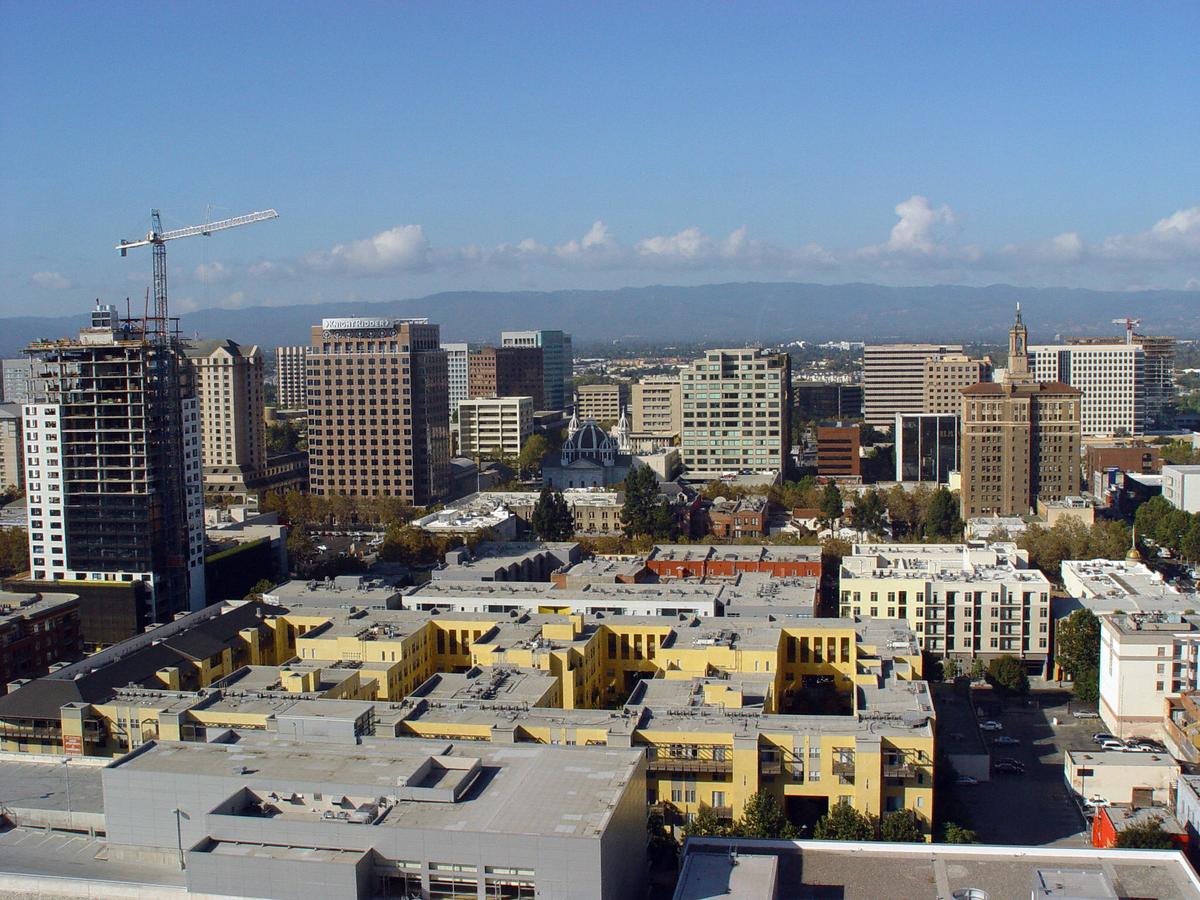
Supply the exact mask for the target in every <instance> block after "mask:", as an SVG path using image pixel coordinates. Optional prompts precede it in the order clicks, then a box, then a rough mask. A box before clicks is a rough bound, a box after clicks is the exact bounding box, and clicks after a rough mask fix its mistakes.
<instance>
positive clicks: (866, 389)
mask: <svg viewBox="0 0 1200 900" xmlns="http://www.w3.org/2000/svg"><path fill="white" fill-rule="evenodd" d="M962 349H963V348H962V345H961V344H868V345H867V346H866V347H864V348H863V415H864V418H865V419H866V422H867V424H868V425H871V426H873V427H875V428H891V427H892V425H893V424H895V421H896V414H897V413H919V412H927V410H926V409H925V362H926V360H928V359H930V358H931V357H938V356H946V355H947V354H956V355H960V354H962Z"/></svg>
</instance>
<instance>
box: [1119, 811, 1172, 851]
mask: <svg viewBox="0 0 1200 900" xmlns="http://www.w3.org/2000/svg"><path fill="white" fill-rule="evenodd" d="M1117 846H1118V847H1122V848H1125V849H1138V850H1174V849H1175V842H1174V840H1172V839H1171V834H1170V832H1168V831H1166V830H1165V829H1164V828H1163V827H1162V819H1160V818H1159V817H1158V816H1151V817H1149V818H1147V819H1145V820H1143V821H1141V822H1135V823H1133V824H1132V825H1126V826H1125V827H1124V828H1122V829H1121V830H1120V831H1118V832H1117Z"/></svg>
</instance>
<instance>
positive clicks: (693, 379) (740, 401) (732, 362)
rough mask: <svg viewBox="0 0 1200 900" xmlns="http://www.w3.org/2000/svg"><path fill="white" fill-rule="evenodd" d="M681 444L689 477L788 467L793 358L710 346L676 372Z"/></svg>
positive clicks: (711, 476)
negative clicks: (679, 402) (678, 381)
mask: <svg viewBox="0 0 1200 900" xmlns="http://www.w3.org/2000/svg"><path fill="white" fill-rule="evenodd" d="M680 381H681V397H682V422H681V431H682V437H681V441H682V446H681V453H680V456H681V457H682V462H683V465H684V467H685V468H686V469H687V476H688V477H689V478H697V479H706V478H719V477H720V476H721V475H723V474H728V473H730V472H734V473H736V472H739V471H741V470H743V469H745V470H749V471H751V472H772V471H774V472H786V469H787V464H788V454H789V451H790V449H791V424H792V420H791V397H790V387H791V358H790V357H789V356H788V355H787V354H786V353H768V352H766V351H764V350H756V349H751V348H747V349H744V350H709V351H708V352H706V353H705V355H704V356H703V357H702V358H701V359H697V360H696V361H695V362H693V363H692V364H691V365H690V366H687V367H685V368H684V369H683V370H682V371H681V372H680Z"/></svg>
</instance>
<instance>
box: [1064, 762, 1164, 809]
mask: <svg viewBox="0 0 1200 900" xmlns="http://www.w3.org/2000/svg"><path fill="white" fill-rule="evenodd" d="M1179 773H1180V766H1179V763H1177V762H1176V761H1175V760H1174V759H1173V758H1172V757H1171V755H1170V754H1169V753H1125V752H1122V751H1120V750H1099V749H1095V750H1067V751H1066V752H1065V753H1064V754H1063V780H1064V781H1066V783H1067V786H1068V787H1069V788H1070V789H1071V790H1073V791H1074V792H1075V794H1076V796H1078V797H1080V798H1082V799H1084V800H1086V799H1088V798H1089V797H1103V798H1104V799H1105V800H1107V801H1108V802H1109V803H1114V804H1121V805H1125V806H1140V807H1144V806H1150V805H1158V806H1162V805H1165V804H1167V803H1168V802H1169V801H1170V799H1171V794H1172V792H1173V791H1174V789H1175V782H1176V781H1177V780H1178V779H1179Z"/></svg>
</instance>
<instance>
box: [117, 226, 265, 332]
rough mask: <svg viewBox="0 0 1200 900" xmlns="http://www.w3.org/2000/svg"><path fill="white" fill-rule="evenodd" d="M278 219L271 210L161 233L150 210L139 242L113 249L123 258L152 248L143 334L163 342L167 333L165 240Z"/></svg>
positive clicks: (127, 243)
mask: <svg viewBox="0 0 1200 900" xmlns="http://www.w3.org/2000/svg"><path fill="white" fill-rule="evenodd" d="M278 217H279V213H277V212H276V211H275V210H273V209H264V210H262V211H261V212H252V213H249V214H247V215H244V216H234V217H233V218H232V219H221V220H220V221H219V222H208V223H205V224H204V225H189V226H187V227H186V228H176V229H173V230H171V231H163V227H162V216H161V215H159V212H158V210H157V209H153V210H151V211H150V221H151V227H150V230H149V231H148V232H147V233H146V237H145V238H143V239H142V240H134V241H121V243H119V244H117V246H116V249H117V250H120V251H121V255H122V256H126V255H127V254H128V252H129V251H130V250H132V249H133V248H134V247H145V246H151V247H153V248H154V315H153V317H152V318H150V320H149V322H147V326H148V327H147V332H148V335H149V336H151V337H152V338H153V339H154V340H158V341H163V342H165V341H167V340H168V336H169V334H170V330H171V329H170V324H169V319H168V312H167V241H174V240H177V239H179V238H185V237H196V236H198V235H203V236H208V235H210V234H212V233H213V232H214V231H224V230H226V229H227V228H237V227H239V226H241V225H251V224H253V223H255V222H263V221H266V220H267V219H276V218H278Z"/></svg>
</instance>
